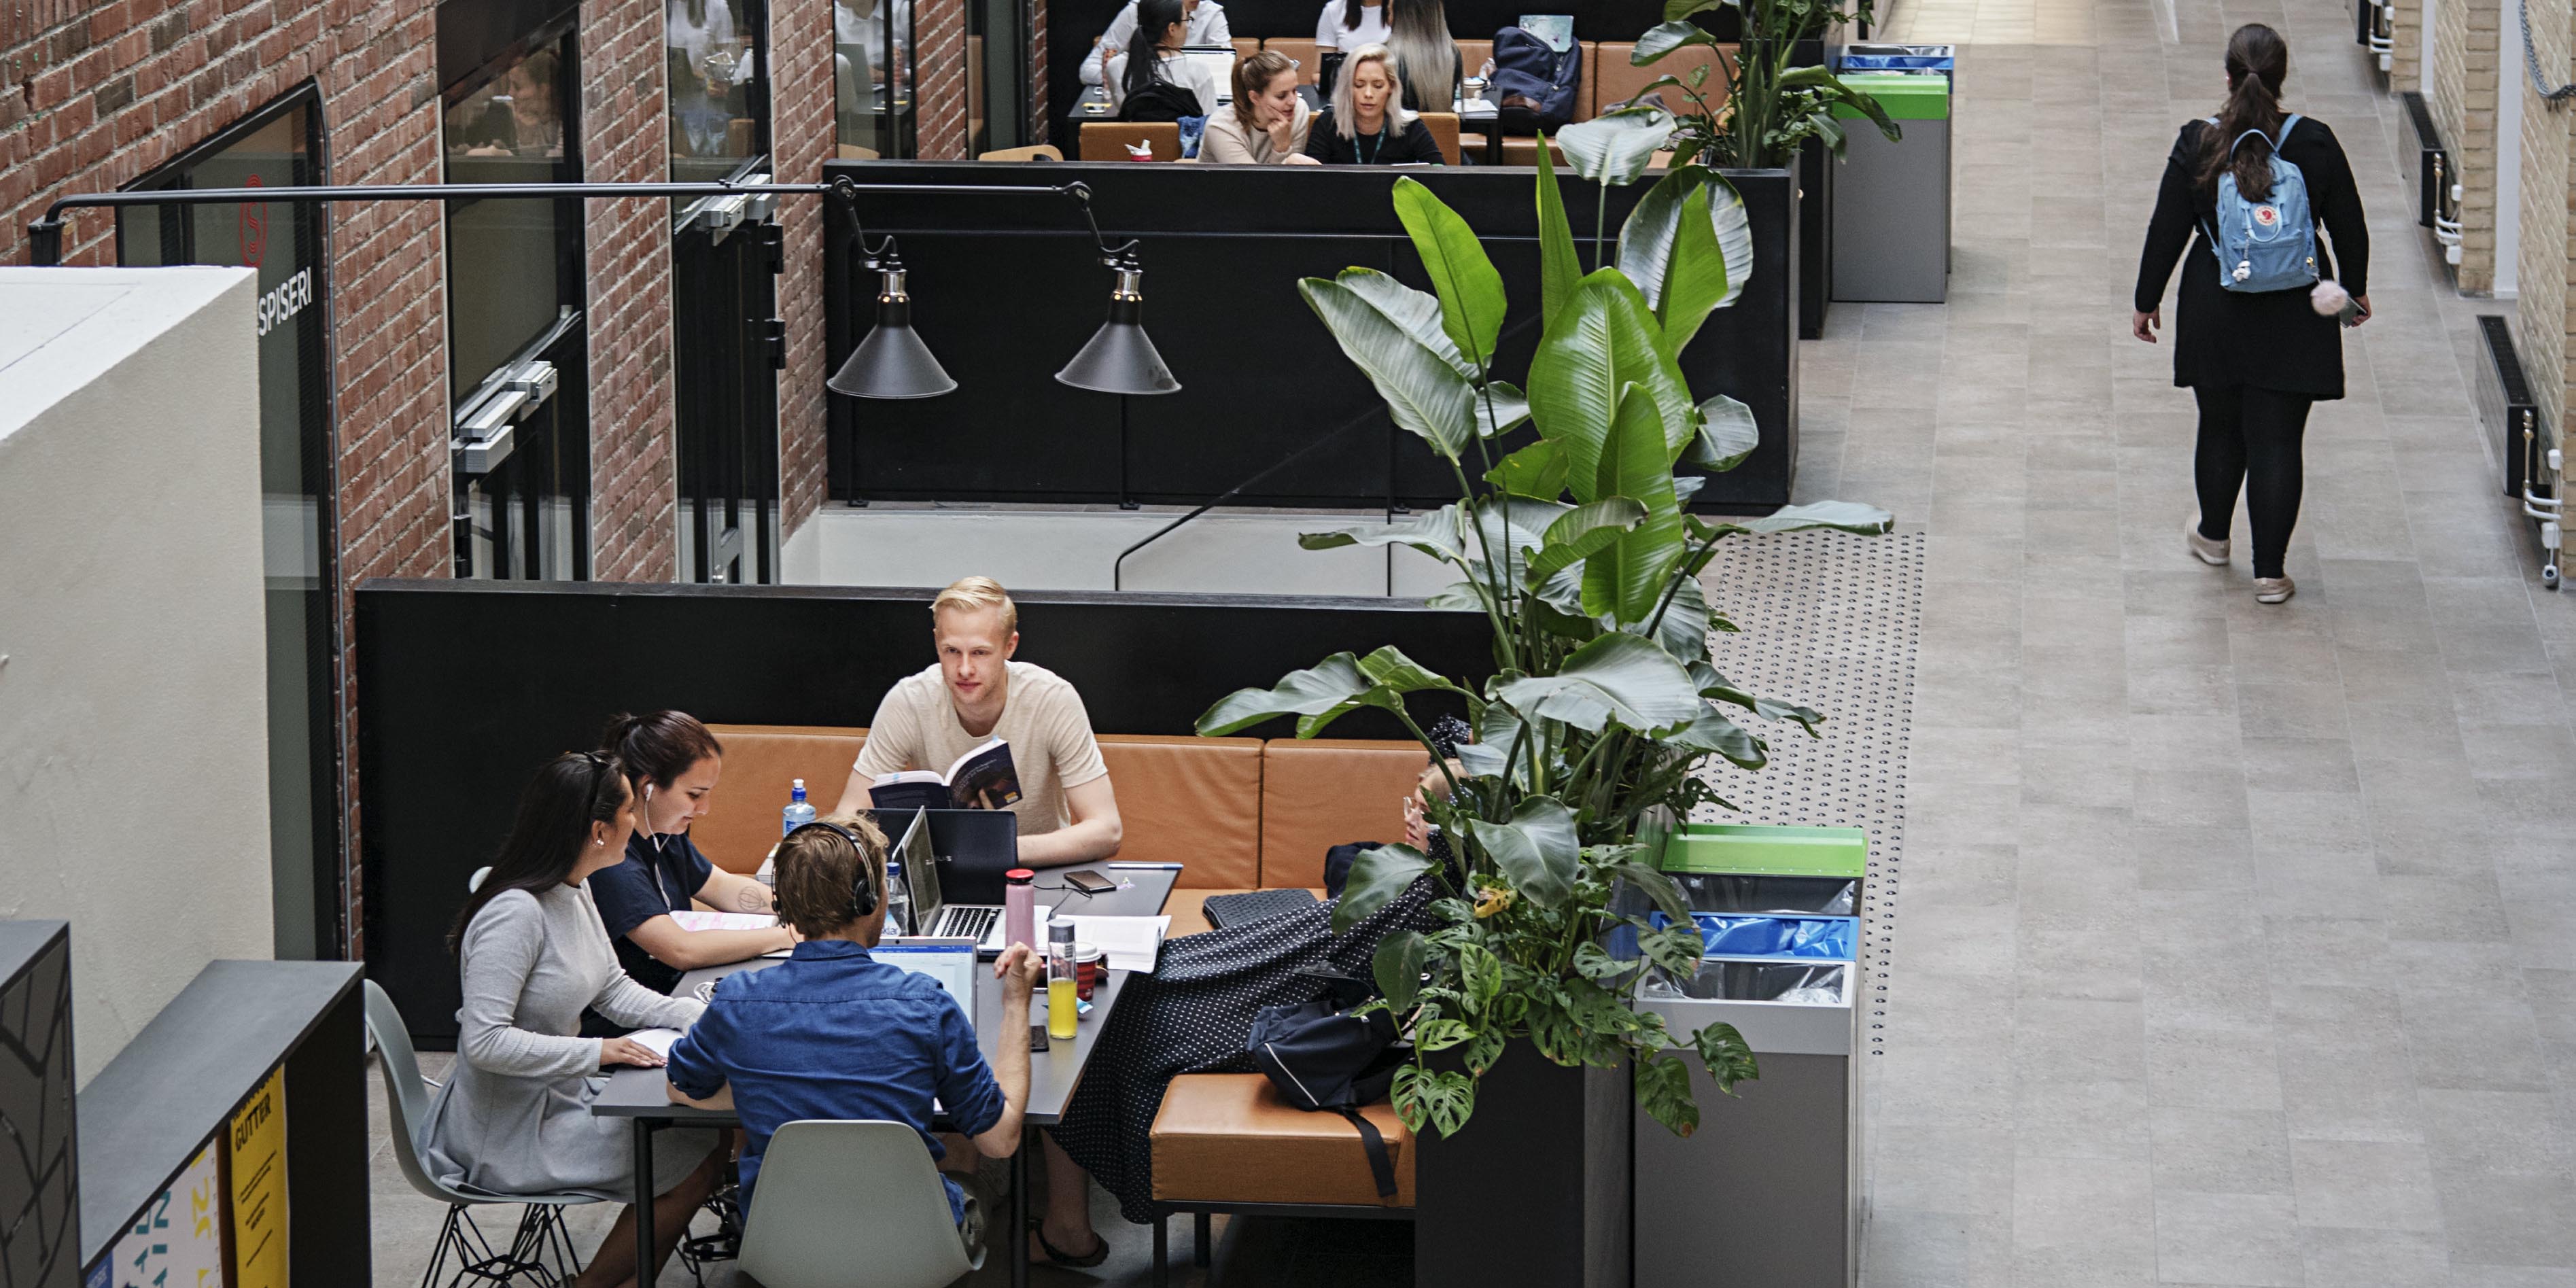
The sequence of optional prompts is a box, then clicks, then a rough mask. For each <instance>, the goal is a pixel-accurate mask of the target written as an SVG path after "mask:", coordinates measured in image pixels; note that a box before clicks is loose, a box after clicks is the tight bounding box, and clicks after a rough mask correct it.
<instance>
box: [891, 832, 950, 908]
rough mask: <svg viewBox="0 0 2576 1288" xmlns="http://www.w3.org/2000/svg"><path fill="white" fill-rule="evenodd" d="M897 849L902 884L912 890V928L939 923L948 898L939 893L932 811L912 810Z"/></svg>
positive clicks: (896, 854) (895, 850)
mask: <svg viewBox="0 0 2576 1288" xmlns="http://www.w3.org/2000/svg"><path fill="white" fill-rule="evenodd" d="M894 852H895V857H896V858H897V859H899V860H901V861H902V863H903V883H904V885H905V886H907V887H909V888H910V890H911V893H912V927H913V929H915V930H917V931H918V930H926V929H928V928H930V927H931V926H935V925H937V924H939V910H940V908H941V907H943V906H944V905H945V904H946V902H947V901H946V900H944V899H942V898H940V895H939V859H938V857H937V856H936V855H934V854H933V853H932V852H931V846H930V811H928V810H914V811H913V814H912V822H911V823H910V824H909V825H907V826H906V827H905V828H904V829H903V839H902V840H900V841H897V842H895V846H894Z"/></svg>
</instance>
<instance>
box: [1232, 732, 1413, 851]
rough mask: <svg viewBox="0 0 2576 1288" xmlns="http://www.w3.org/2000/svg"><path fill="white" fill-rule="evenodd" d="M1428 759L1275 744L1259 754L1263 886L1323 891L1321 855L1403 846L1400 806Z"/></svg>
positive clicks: (1400, 746) (1370, 749) (1408, 749)
mask: <svg viewBox="0 0 2576 1288" xmlns="http://www.w3.org/2000/svg"><path fill="white" fill-rule="evenodd" d="M1430 763H1431V756H1430V754H1429V753H1428V752H1425V751H1424V750H1423V749H1422V746H1421V744H1419V743H1412V742H1373V741H1366V740H1360V739H1349V738H1311V739H1305V740H1299V739H1294V738H1273V739H1271V740H1270V741H1269V742H1268V743H1267V744H1265V745H1264V746H1263V747H1262V749H1261V884H1263V885H1265V886H1313V887H1318V888H1320V887H1321V886H1322V885H1323V884H1324V852H1325V851H1326V850H1329V849H1331V848H1333V847H1334V846H1336V845H1342V844H1346V843H1348V842H1352V841H1401V840H1403V839H1404V798H1405V797H1407V796H1410V795H1412V794H1413V792H1414V791H1415V790H1416V784H1417V783H1418V782H1419V780H1420V779H1421V777H1422V770H1423V767H1424V766H1426V765H1428V764H1430Z"/></svg>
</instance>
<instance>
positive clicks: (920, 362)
mask: <svg viewBox="0 0 2576 1288" xmlns="http://www.w3.org/2000/svg"><path fill="white" fill-rule="evenodd" d="M872 265H873V267H875V269H876V270H877V324H876V326H875V327H874V328H873V329H871V330H870V331H869V332H868V334H867V338H866V339H863V340H861V341H859V347H858V348H856V349H853V350H851V351H850V357H849V361H847V362H844V363H842V364H841V369H840V370H839V371H836V372H834V373H832V378H831V379H830V380H827V381H825V382H823V383H824V385H825V386H826V387H827V388H829V389H830V390H831V391H832V392H834V393H836V394H847V395H848V396H850V397H852V398H936V397H938V396H939V395H941V394H944V393H948V392H951V391H953V390H955V389H956V388H957V382H956V381H955V380H953V379H951V378H950V377H949V375H948V372H947V370H946V369H944V368H942V367H941V366H940V365H939V359H937V358H934V357H932V356H930V346H928V345H926V344H923V343H922V342H921V336H920V335H919V334H917V333H916V332H914V331H913V329H912V297H911V296H909V295H907V294H905V293H904V280H903V279H904V273H903V260H902V259H901V258H899V257H898V256H897V255H896V254H895V253H894V246H893V244H892V243H891V242H889V243H888V244H887V246H886V249H885V252H884V253H883V254H881V255H879V256H877V257H876V259H875V260H873V261H872Z"/></svg>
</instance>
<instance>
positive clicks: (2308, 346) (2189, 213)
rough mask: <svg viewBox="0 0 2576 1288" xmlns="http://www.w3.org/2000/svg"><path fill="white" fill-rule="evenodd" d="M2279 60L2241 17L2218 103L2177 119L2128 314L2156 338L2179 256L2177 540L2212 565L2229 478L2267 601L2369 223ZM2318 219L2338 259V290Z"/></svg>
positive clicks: (2269, 33)
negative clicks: (2284, 101)
mask: <svg viewBox="0 0 2576 1288" xmlns="http://www.w3.org/2000/svg"><path fill="white" fill-rule="evenodd" d="M2289 69H2290V51H2289V47H2288V46H2287V45H2286V44H2284V43H2283V42H2282V40H2281V35H2280V33H2279V32H2276V31H2274V30H2272V29H2271V28H2270V27H2266V26H2264V25H2262V24H2261V23H2248V24H2246V25H2245V26H2242V27H2239V28H2237V29H2236V34H2235V35H2233V36H2231V37H2229V38H2228V41H2227V102H2226V104H2225V105H2224V106H2222V107H2221V108H2220V109H2219V111H2218V115H2217V116H2216V117H2215V118H2213V119H2212V120H2210V121H2192V122H2190V123H2188V124H2186V125H2184V126H2183V127H2182V132H2181V134H2180V135H2179V136H2178V137H2176V138H2175V140H2174V147H2173V154H2172V155H2171V156H2169V157H2167V158H2166V159H2165V175H2164V183H2163V186H2162V188H2161V189H2159V190H2158V192H2157V194H2156V211H2155V215H2154V217H2153V218H2151V219H2150V220H2149V221H2148V223H2147V242H2146V248H2145V250H2144V251H2143V252H2142V253H2141V254H2140V255H2139V257H2138V286H2137V295H2136V299H2135V301H2134V304H2135V308H2136V312H2135V315H2134V316H2133V317H2132V318H2131V319H2130V329H2131V330H2132V331H2133V332H2134V333H2135V334H2136V335H2137V337H2138V338H2139V339H2141V340H2144V341H2146V342H2147V343H2149V344H2154V343H2155V342H2156V336H2155V329H2156V328H2159V327H2161V326H2163V325H2164V312H2163V308H2162V304H2163V301H2164V293H2165V281H2166V279H2167V278H2169V277H2171V276H2172V275H2173V271H2174V265H2175V264H2176V263H2177V262H2180V263H2181V265H2182V270H2183V277H2182V297H2181V302H2180V309H2179V311H2178V312H2179V315H2178V316H2177V317H2176V319H2175V337H2174V383H2175V384H2176V385H2180V386H2184V387H2186V388H2189V389H2190V390H2191V391H2192V395H2193V397H2194V398H2196V399H2197V400H2198V401H2199V404H2200V434H2199V442H2198V445H2197V446H2196V447H2195V449H2194V451H2193V460H2192V474H2193V480H2194V482H2195V484H2196V485H2197V488H2198V491H2199V493H2200V513H2199V515H2198V516H2197V517H2196V518H2195V519H2193V520H2192V522H2190V523H2189V524H2186V525H2185V528H2184V533H2183V538H2184V541H2185V543H2186V545H2187V546H2188V547H2189V549H2190V551H2191V553H2192V554H2193V555H2194V556H2195V557H2197V558H2199V559H2200V560H2201V561H2202V562H2203V563H2209V564H2216V565H2221V566H2224V565H2225V564H2226V563H2227V555H2228V551H2227V539H2228V530H2229V526H2230V524H2231V523H2232V522H2233V520H2234V519H2235V515H2236V494H2237V491H2238V490H2239V488H2240V487H2241V488H2242V489H2243V491H2244V493H2245V512H2246V522H2247V524H2248V525H2249V526H2250V527H2251V528H2252V529H2253V537H2254V598H2255V600H2256V601H2258V602H2260V603H2265V604H2277V603H2280V602H2282V601H2284V600H2286V599H2288V598H2289V597H2290V596H2291V594H2292V593H2294V591H2295V590H2296V587H2294V586H2293V585H2292V584H2291V582H2290V577H2289V574H2288V572H2287V571H2286V570H2285V569H2283V567H2282V559H2283V557H2284V555H2285V553H2286V552H2287V551H2288V549H2289V546H2290V530H2291V529H2292V528H2293V527H2294V526H2296V525H2297V523H2298V520H2299V490H2300V473H2301V466H2300V459H2299V440H2300V437H2301V436H2302V435H2303V434H2304V433H2305V432H2306V429H2307V423H2308V409H2309V408H2310V407H2311V406H2312V405H2314V404H2315V403H2316V402H2317V401H2318V400H2320V399H2335V398H2341V397H2343V336H2342V331H2343V328H2345V327H2348V326H2359V325H2361V324H2362V323H2363V322H2364V321H2367V320H2368V319H2369V317H2370V297H2369V295H2368V282H2369V272H2370V234H2369V231H2368V230H2367V229H2365V228H2364V227H2363V226H2362V214H2361V194H2360V193H2359V192H2358V191H2357V190H2355V188H2354V186H2353V181H2352V166H2351V164H2350V163H2349V162H2347V161H2346V160H2345V159H2344V154H2343V146H2342V145H2341V144H2339V143H2337V142H2336V141H2335V136H2334V131H2332V130H2329V129H2327V128H2326V126H2325V123H2324V122H2322V121H2315V120H2310V119H2309V118H2307V117H2304V116H2299V115H2297V114H2295V113H2290V112H2286V111H2284V110H2283V108H2282V106H2281V81H2282V78H2283V77H2284V76H2286V75H2287V74H2288V73H2289ZM2320 222H2322V223H2323V224H2324V226H2325V230H2326V233H2327V235H2328V236H2329V237H2330V238H2331V239H2332V242H2333V249H2334V253H2335V254H2336V255H2338V256H2340V257H2341V259H2342V263H2341V265H2340V267H2341V269H2342V277H2341V282H2342V285H2341V288H2340V289H2337V288H2335V286H2334V281H2335V278H2336V271H2335V270H2336V268H2337V267H2338V265H2337V264H2336V263H2335V262H2334V260H2332V259H2330V258H2329V257H2328V256H2327V253H2326V243H2325V240H2323V239H2320V238H2319V237H2318V236H2317V235H2316V225H2317V224H2318V223H2320ZM2186 250H2188V251H2189V252H2190V253H2189V254H2188V255H2186V254H2185V252H2186ZM2346 296H2348V297H2349V302H2348V303H2347V302H2346V299H2345V297H2346Z"/></svg>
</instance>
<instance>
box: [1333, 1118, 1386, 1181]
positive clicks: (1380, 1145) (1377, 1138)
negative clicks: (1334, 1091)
mask: <svg viewBox="0 0 2576 1288" xmlns="http://www.w3.org/2000/svg"><path fill="white" fill-rule="evenodd" d="M1333 1112H1335V1113H1337V1114H1340V1115H1341V1116H1342V1117H1344V1118H1347V1119H1349V1120H1350V1122H1351V1126H1353V1127H1357V1128H1359V1129H1360V1148H1361V1149H1364V1150H1366V1151H1368V1163H1369V1176H1370V1177H1371V1178H1373V1179H1375V1180H1376V1181H1377V1196H1378V1197H1379V1198H1382V1199H1391V1198H1394V1197H1395V1160H1394V1159H1393V1158H1391V1157H1389V1156H1388V1155H1387V1152H1386V1137H1384V1136H1381V1135H1379V1134H1378V1130H1377V1124H1376V1123H1373V1122H1370V1121H1369V1120H1368V1118H1367V1117H1366V1116H1365V1115H1363V1114H1361V1113H1360V1111H1358V1110H1356V1109H1353V1108H1350V1107H1349V1106H1347V1105H1342V1106H1336V1107H1335V1108H1334V1110H1333Z"/></svg>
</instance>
